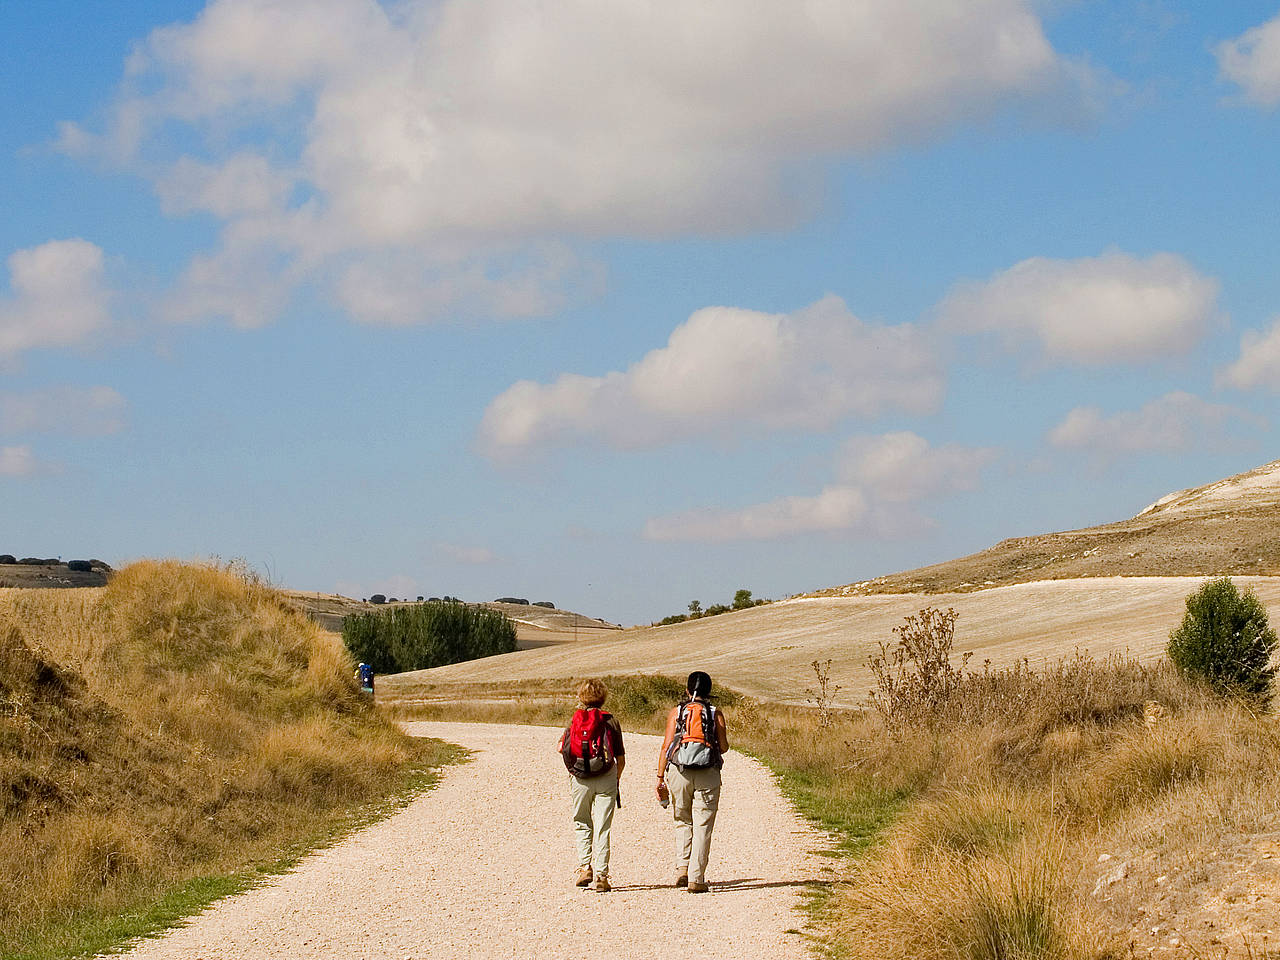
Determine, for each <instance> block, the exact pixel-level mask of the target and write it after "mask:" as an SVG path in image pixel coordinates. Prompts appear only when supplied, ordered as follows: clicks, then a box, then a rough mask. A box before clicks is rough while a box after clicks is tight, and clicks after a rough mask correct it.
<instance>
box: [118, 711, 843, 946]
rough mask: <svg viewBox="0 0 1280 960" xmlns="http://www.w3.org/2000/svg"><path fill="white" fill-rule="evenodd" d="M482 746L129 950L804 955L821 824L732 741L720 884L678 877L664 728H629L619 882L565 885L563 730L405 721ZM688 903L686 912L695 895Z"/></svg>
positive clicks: (718, 858)
mask: <svg viewBox="0 0 1280 960" xmlns="http://www.w3.org/2000/svg"><path fill="white" fill-rule="evenodd" d="M408 729H409V730H410V732H412V733H416V734H419V735H424V736H436V737H441V738H443V739H446V740H450V741H452V742H455V743H460V744H463V745H464V746H467V747H469V748H471V749H472V750H474V751H476V756H475V759H474V761H473V762H471V763H468V764H465V765H463V766H460V767H454V768H451V769H450V770H449V771H448V772H447V773H446V775H445V778H444V781H443V782H442V783H441V784H440V785H439V786H438V787H437V788H436V789H435V790H432V791H430V792H428V793H426V794H424V795H423V796H422V797H420V798H419V799H418V800H416V801H414V802H413V803H412V804H411V805H410V806H408V807H407V808H405V809H404V810H403V811H401V812H400V813H398V814H396V815H395V816H393V817H391V818H390V819H388V820H386V821H383V822H382V823H379V824H376V825H374V826H372V827H370V828H368V829H366V830H362V831H361V832H360V833H358V834H356V835H355V836H352V837H350V838H349V839H347V840H345V841H343V842H342V843H339V844H337V845H336V846H334V847H331V848H329V849H328V850H323V851H321V852H319V853H317V854H314V855H312V856H310V857H308V858H307V859H306V860H304V861H303V862H302V864H300V865H299V867H298V868H297V869H296V870H295V871H294V872H292V873H290V874H288V875H286V876H284V877H280V878H276V879H274V880H273V881H271V882H270V883H269V884H268V885H266V886H264V887H261V888H259V889H256V890H253V891H250V892H248V893H246V894H243V895H241V896H238V897H233V898H230V899H227V900H224V901H222V902H221V903H218V904H216V905H215V906H214V907H213V908H212V909H210V910H209V911H208V912H206V913H205V914H203V915H201V916H200V917H198V918H196V919H195V920H194V921H193V922H192V923H191V925H190V926H187V927H185V928H181V929H178V930H174V931H171V932H170V933H169V934H167V935H166V936H164V937H162V938H160V939H157V940H153V941H148V942H146V943H143V944H141V945H140V946H138V947H136V948H135V949H134V950H132V951H131V952H130V953H128V954H127V956H129V957H132V958H134V960H160V958H166V960H168V958H175V960H176V958H182V960H192V958H205V960H213V958H218V960H233V958H234V960H267V958H281V960H284V958H289V960H307V958H316V960H319V958H324V960H331V958H339V957H340V958H343V960H353V958H370V960H373V958H377V960H405V958H422V960H425V958H433V960H454V958H464V957H465V958H477V960H489V958H499V957H501V958H510V957H519V958H535V957H536V958H539V960H558V958H563V960H570V958H584V960H585V958H592V960H595V958H597V957H602V956H605V957H617V958H626V960H648V958H655V960H656V958H664V960H665V958H668V957H673V956H679V957H715V958H718V960H725V958H730V957H732V958H735V960H787V958H797V960H798V958H802V957H807V956H809V955H810V954H809V953H808V950H807V940H806V939H805V938H804V937H803V936H801V935H799V934H797V933H787V932H786V931H787V930H789V929H794V928H796V927H799V926H801V924H802V922H803V918H802V917H801V916H800V915H799V914H797V912H796V910H795V908H796V905H797V904H798V903H799V901H800V893H801V891H802V889H804V884H805V883H806V881H813V880H820V879H823V878H825V877H826V876H828V873H827V871H828V870H829V862H828V861H826V860H824V858H822V857H821V856H819V855H817V854H815V853H814V852H813V851H815V850H816V849H818V848H820V847H822V846H823V845H824V843H825V841H824V839H823V837H822V836H821V835H820V834H818V833H816V832H815V831H813V830H812V829H811V828H809V827H808V826H806V825H805V824H803V823H802V822H800V821H799V820H798V819H797V818H796V817H795V815H794V813H793V812H792V810H791V808H790V805H789V804H788V803H787V802H786V801H785V800H784V799H783V798H782V796H781V795H780V794H779V792H778V790H777V787H776V786H775V784H774V783H773V780H772V779H771V777H770V776H769V774H768V772H767V771H766V770H765V769H764V768H763V767H761V766H760V765H759V764H758V763H756V762H754V761H752V760H748V759H745V758H743V757H741V756H739V755H737V754H735V753H731V754H730V755H729V756H728V757H726V762H725V770H724V779H725V788H724V799H723V803H724V807H723V809H722V811H721V813H720V820H719V822H718V824H717V827H716V835H715V842H714V844H713V847H712V860H711V869H710V870H709V871H708V873H709V879H710V881H711V884H712V892H711V893H710V894H709V895H706V896H701V897H697V896H692V895H690V894H688V893H685V892H683V891H678V890H676V889H674V888H673V887H671V886H670V883H671V879H672V876H673V867H672V856H673V855H672V845H673V841H672V830H671V819H670V814H669V813H668V812H667V811H664V810H662V809H661V808H660V807H659V806H658V805H657V802H656V801H655V800H653V799H652V797H651V795H650V794H649V792H648V791H649V790H650V789H651V785H650V780H651V779H652V771H653V767H654V760H655V755H656V752H657V748H658V740H657V739H656V738H654V737H645V736H638V735H628V737H627V747H628V752H629V754H630V756H631V759H632V766H631V768H630V769H628V770H627V772H626V774H625V775H624V777H623V797H624V807H623V809H622V810H620V811H619V812H618V814H617V818H616V819H615V821H614V831H613V836H614V856H613V868H612V873H613V878H614V883H615V885H616V888H615V890H614V891H613V892H612V893H609V894H597V893H594V892H592V891H584V890H580V889H578V888H576V887H574V886H573V884H572V873H573V871H574V868H575V865H576V860H575V857H574V853H573V841H572V833H571V827H570V820H569V814H568V792H567V784H566V782H565V778H566V776H567V774H565V772H564V768H563V766H561V764H560V759H559V757H558V756H557V755H556V754H555V752H554V749H555V740H556V737H557V735H558V731H557V730H553V729H550V728H547V727H516V726H501V725H491V724H442V723H411V724H408ZM691 906H692V907H693V909H692V910H691V911H690V910H689V909H688V908H689V907H691Z"/></svg>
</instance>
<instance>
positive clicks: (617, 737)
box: [560, 680, 627, 893]
mask: <svg viewBox="0 0 1280 960" xmlns="http://www.w3.org/2000/svg"><path fill="white" fill-rule="evenodd" d="M608 695H609V690H608V688H607V687H605V685H604V683H603V682H602V681H600V680H584V681H583V682H582V683H581V684H580V685H579V687H578V701H579V707H578V709H577V710H575V711H574V712H573V719H571V720H570V721H569V725H568V726H567V727H565V729H564V733H562V734H561V735H560V756H561V757H562V758H563V759H564V765H565V767H566V768H567V769H568V771H569V773H570V774H571V775H572V776H570V778H569V791H570V795H571V797H572V803H573V833H574V837H575V839H576V841H577V845H578V877H577V881H576V882H577V885H578V886H580V887H586V886H590V885H591V881H592V879H593V878H594V879H595V888H596V890H597V891H599V892H600V893H606V892H608V890H609V889H610V887H609V830H610V827H611V826H612V825H613V811H614V810H615V809H617V808H618V807H619V806H621V801H620V800H619V799H618V780H619V778H620V777H621V776H622V768H623V767H625V766H626V764H627V758H626V756H625V752H624V749H623V745H622V726H621V724H619V723H618V721H617V719H616V718H615V717H614V716H613V715H612V714H609V713H605V712H604V710H602V709H601V707H603V706H604V701H605V699H606V698H607V697H608Z"/></svg>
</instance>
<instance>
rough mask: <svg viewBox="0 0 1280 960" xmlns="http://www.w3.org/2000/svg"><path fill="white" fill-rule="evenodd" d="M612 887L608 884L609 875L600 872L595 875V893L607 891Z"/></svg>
mask: <svg viewBox="0 0 1280 960" xmlns="http://www.w3.org/2000/svg"><path fill="white" fill-rule="evenodd" d="M612 889H613V887H611V886H609V875H608V874H607V873H602V874H600V876H598V877H596V893H608V892H609V891H610V890H612Z"/></svg>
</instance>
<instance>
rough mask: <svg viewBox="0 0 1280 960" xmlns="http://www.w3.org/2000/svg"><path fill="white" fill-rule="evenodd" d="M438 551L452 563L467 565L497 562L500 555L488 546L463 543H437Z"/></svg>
mask: <svg viewBox="0 0 1280 960" xmlns="http://www.w3.org/2000/svg"><path fill="white" fill-rule="evenodd" d="M436 547H437V550H438V552H439V553H440V554H441V556H443V557H444V558H445V559H446V560H449V561H450V562H452V563H460V564H463V565H465V566H483V565H485V564H490V563H496V562H497V560H498V555H497V554H496V553H494V552H493V551H492V550H490V549H489V548H488V547H479V546H474V545H467V544H462V543H440V544H437V545H436Z"/></svg>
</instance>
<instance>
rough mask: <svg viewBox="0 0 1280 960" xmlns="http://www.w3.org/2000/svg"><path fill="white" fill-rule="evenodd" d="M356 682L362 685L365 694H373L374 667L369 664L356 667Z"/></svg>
mask: <svg viewBox="0 0 1280 960" xmlns="http://www.w3.org/2000/svg"><path fill="white" fill-rule="evenodd" d="M356 680H357V682H358V683H359V684H360V689H361V690H363V691H364V692H365V693H369V694H372V693H373V667H371V666H370V665H369V664H367V663H362V664H360V665H359V666H357V667H356Z"/></svg>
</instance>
